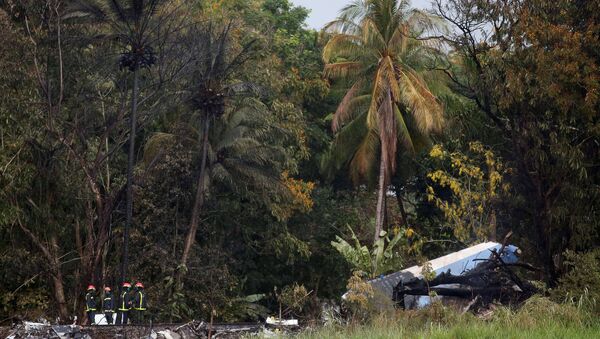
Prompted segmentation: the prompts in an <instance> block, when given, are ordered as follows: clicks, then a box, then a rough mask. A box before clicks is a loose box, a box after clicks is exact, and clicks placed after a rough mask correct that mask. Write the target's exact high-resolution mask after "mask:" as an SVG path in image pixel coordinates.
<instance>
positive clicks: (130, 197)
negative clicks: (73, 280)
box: [121, 68, 139, 284]
mask: <svg viewBox="0 0 600 339" xmlns="http://www.w3.org/2000/svg"><path fill="white" fill-rule="evenodd" d="M138 82H139V70H138V69H137V68H136V69H135V70H134V71H133V93H132V95H131V122H130V123H131V130H130V131H129V154H128V157H127V219H126V221H125V230H124V231H123V259H122V262H121V284H122V283H123V282H124V281H125V277H126V276H127V267H128V265H129V228H130V227H131V221H132V219H133V165H134V163H135V134H136V132H135V129H136V122H137V121H136V119H137V118H136V113H137V106H138V86H139V84H138Z"/></svg>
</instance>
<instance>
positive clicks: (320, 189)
mask: <svg viewBox="0 0 600 339" xmlns="http://www.w3.org/2000/svg"><path fill="white" fill-rule="evenodd" d="M115 3H119V4H123V5H124V6H125V7H122V8H118V7H119V6H117V5H115ZM349 3H350V5H349V6H348V7H347V8H346V9H345V11H344V12H343V13H342V15H341V17H340V18H339V19H338V20H336V21H334V22H333V23H332V24H330V25H329V26H328V27H327V28H326V29H325V30H324V31H323V32H318V31H315V30H312V29H308V28H307V27H306V26H305V24H304V23H305V20H306V18H307V16H308V11H307V10H306V9H304V8H302V7H297V6H294V5H293V4H292V2H291V1H289V0H194V1H187V0H186V1H183V0H161V1H139V0H121V1H100V0H98V1H85V0H77V1H71V0H43V1H26V0H4V1H0V30H1V31H2V35H1V36H0V277H1V278H0V322H3V321H6V322H8V321H11V320H13V319H33V318H36V317H38V316H45V317H48V318H54V317H60V318H61V319H62V320H63V321H68V319H69V318H70V317H71V316H73V315H75V314H77V315H78V316H79V319H84V317H82V316H81V315H82V312H83V295H84V288H85V286H87V284H88V283H94V284H96V285H97V286H98V287H99V286H102V285H109V286H112V287H113V288H114V287H117V286H118V285H119V284H120V283H121V281H120V280H121V279H120V274H121V265H122V264H123V262H124V261H123V255H122V252H123V248H124V246H125V243H126V242H127V244H128V247H129V248H128V252H129V260H128V262H127V261H125V262H126V263H127V269H126V272H127V276H126V277H125V279H126V280H130V281H136V280H140V281H143V282H144V284H145V285H146V286H147V293H148V297H149V300H150V302H149V313H150V315H149V317H152V318H153V319H154V320H155V321H183V320H188V319H199V318H203V319H210V318H213V319H214V320H221V321H245V320H255V319H259V318H261V317H264V316H265V314H266V313H268V312H272V313H275V312H277V311H278V309H279V306H280V305H279V304H280V302H282V303H283V301H282V300H285V303H286V304H290V305H291V306H293V307H290V312H293V313H295V314H296V315H299V316H305V317H308V316H316V315H318V313H320V311H321V307H320V306H321V305H320V303H321V302H322V301H324V300H332V299H333V300H339V297H340V295H341V294H342V293H343V292H344V290H345V289H346V286H347V282H348V279H349V278H350V277H351V276H353V272H354V271H357V270H362V271H365V272H366V273H367V276H375V275H379V274H385V273H388V272H390V271H394V270H398V269H400V268H402V267H403V266H406V265H410V264H413V263H416V262H422V261H425V260H426V258H432V257H435V256H438V255H441V254H444V253H447V252H449V251H453V250H457V249H461V248H463V247H464V246H467V245H469V244H472V243H476V242H479V241H482V240H486V239H496V238H498V239H500V238H502V237H503V236H504V235H505V234H506V233H507V232H508V231H509V230H512V231H513V232H514V236H513V238H512V239H511V241H512V242H513V243H515V244H516V245H518V246H519V247H520V248H522V249H523V252H524V258H525V259H526V260H527V261H529V262H531V263H532V264H534V265H536V266H539V267H540V271H539V272H535V273H533V274H532V276H531V278H533V279H535V280H539V281H544V282H545V283H546V284H547V287H548V288H549V290H548V291H549V295H550V296H551V297H552V298H554V300H559V301H567V302H569V303H571V302H575V303H576V302H577V301H578V300H579V301H581V300H590V299H586V298H589V297H590V296H591V298H592V299H594V298H597V296H598V294H597V292H594V291H598V290H600V282H599V281H598V266H599V264H598V263H599V259H600V258H599V257H598V250H597V248H598V246H599V245H600V224H599V223H600V218H599V215H598V213H599V211H600V185H599V184H600V182H599V179H600V174H599V173H600V171H598V166H600V147H599V145H600V121H599V114H598V113H599V110H600V95H599V94H598V91H600V55H599V54H598V51H599V50H600V18H599V17H598V13H600V8H598V2H594V1H589V2H587V1H576V0H573V1H569V0H559V1H549V0H526V1H511V0H495V1H486V2H482V1H478V0H448V1H438V2H437V4H436V6H434V9H433V10H432V12H431V13H427V14H426V13H422V12H418V11H412V10H411V9H410V6H408V5H407V2H405V1H395V0H365V1H354V2H351V1H349ZM144 5H147V6H150V7H148V8H141V7H139V8H138V7H136V6H144ZM115 6H116V7H115ZM129 7H131V8H133V9H134V10H131V11H129V10H124V8H125V9H127V8H129ZM119 13H121V14H123V15H124V16H120V15H121V14H119ZM136 13H137V14H136ZM140 13H141V14H140ZM138 14H139V15H138ZM128 15H133V17H129V16H128ZM136 15H138V17H139V18H138V19H135V17H136ZM132 18H133V19H134V20H133V21H130V19H132ZM490 27H494V31H493V34H492V33H491V32H489V31H487V29H488V28H490ZM133 126H135V127H136V128H132V127H133ZM128 167H129V169H130V170H128ZM128 182H129V183H131V184H132V185H131V191H130V193H131V194H128V189H127V187H128V185H127V183H128ZM377 182H379V184H378V185H375V183H377ZM128 196H129V198H131V199H128ZM128 201H131V202H133V205H132V209H131V210H130V212H131V217H132V218H131V225H130V229H129V234H127V231H126V229H127V227H125V226H126V225H127V224H128V221H127V220H128V206H129V205H128ZM376 230H377V231H376ZM380 230H383V231H385V232H386V233H385V234H386V235H387V236H381V234H383V232H379V231H380ZM374 234H375V235H376V236H375V241H374V239H373V235H374ZM332 242H334V244H333V245H332ZM354 277H355V278H356V277H357V276H354ZM356 279H358V280H356ZM356 279H355V280H356V281H355V280H351V282H355V283H357V284H359V283H361V280H360V278H356ZM277 291H286V296H285V297H282V296H281V293H280V292H277ZM305 293H307V294H308V296H306V299H303V298H302V297H301V296H299V295H300V294H305ZM288 294H289V295H288ZM278 296H279V297H278ZM544 300H545V299H544ZM588 306H590V307H588V308H587V309H586V312H587V311H588V310H589V311H590V312H597V311H598V307H597V304H594V303H593V302H590V304H589V305H588ZM565 307H571V306H565ZM523 312H526V311H523ZM574 313H577V312H574ZM577 314H579V313H577ZM579 316H580V315H577V317H579ZM522 317H526V315H524V314H523V315H522V314H518V318H519V319H521V318H522ZM523 319H524V318H523ZM549 319H550V318H549ZM552 319H554V318H552ZM464 321H466V323H468V325H469V326H472V328H474V329H475V330H477V331H482V332H485V333H487V332H491V331H492V330H495V329H497V328H496V327H495V326H498V328H502V327H503V326H505V323H502V322H499V323H498V324H499V325H489V326H488V325H487V324H481V323H476V322H473V321H471V320H464ZM504 321H509V320H508V318H507V319H505V320H504ZM582 321H583V320H582ZM466 323H465V324H466ZM535 324H536V325H534V326H532V327H531V328H520V329H521V330H523V331H531V333H533V334H532V335H541V334H546V333H549V332H548V331H549V330H550V329H552V330H557V331H564V333H565V335H567V334H570V333H575V332H573V331H576V330H575V329H574V325H573V323H570V324H566V325H565V326H562V325H560V324H552V326H546V325H547V324H550V323H543V322H541V321H540V322H535ZM579 325H581V324H579ZM399 326H400V325H399ZM394 329H395V330H398V331H403V329H400V328H399V327H398V328H394ZM446 330H449V331H455V332H453V333H456V336H462V334H461V333H462V332H460V331H461V329H459V328H458V327H444V326H442V327H439V328H434V327H428V329H427V330H425V332H418V333H415V334H414V336H417V337H419V336H434V337H435V336H437V335H438V334H439V333H440V332H441V331H446ZM592 330H593V329H592V328H590V329H589V330H588V329H585V330H584V331H592ZM359 331H362V330H359ZM486 331H487V332H486ZM325 333H326V335H329V334H331V335H335V333H333V332H325ZM362 333H363V332H356V333H350V332H347V333H345V335H355V336H357V337H360V334H362ZM586 333H587V332H586ZM386 335H387V334H386V333H382V334H381V336H383V337H385V336H386ZM407 335H408V336H410V335H412V334H409V333H407ZM468 335H469V334H465V336H468ZM396 336H397V335H394V337H396ZM509 336H510V335H509ZM590 336H591V335H590Z"/></svg>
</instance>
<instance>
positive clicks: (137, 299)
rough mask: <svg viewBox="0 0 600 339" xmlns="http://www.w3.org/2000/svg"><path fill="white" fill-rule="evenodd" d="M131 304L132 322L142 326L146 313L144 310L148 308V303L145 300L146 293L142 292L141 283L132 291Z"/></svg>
mask: <svg viewBox="0 0 600 339" xmlns="http://www.w3.org/2000/svg"><path fill="white" fill-rule="evenodd" d="M132 299H133V300H132V301H133V304H132V311H133V314H132V315H131V316H132V320H133V321H134V323H135V324H143V323H144V313H146V308H147V307H148V301H147V299H146V292H145V291H144V285H142V283H136V284H135V289H134V290H133V298H132Z"/></svg>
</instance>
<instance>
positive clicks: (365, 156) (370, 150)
mask: <svg viewBox="0 0 600 339" xmlns="http://www.w3.org/2000/svg"><path fill="white" fill-rule="evenodd" d="M379 150H380V139H379V136H378V135H377V133H375V131H372V130H371V131H369V132H367V134H366V135H365V137H364V138H363V139H362V140H361V142H360V144H359V145H358V147H357V148H356V151H355V152H354V155H353V157H352V160H351V162H350V178H351V179H352V181H353V182H354V183H355V184H358V183H360V182H361V181H363V180H364V179H366V180H367V181H369V180H370V178H371V177H372V176H373V174H374V168H375V167H376V166H377V155H378V154H379Z"/></svg>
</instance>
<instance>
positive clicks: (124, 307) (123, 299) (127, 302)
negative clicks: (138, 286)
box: [116, 282, 131, 325]
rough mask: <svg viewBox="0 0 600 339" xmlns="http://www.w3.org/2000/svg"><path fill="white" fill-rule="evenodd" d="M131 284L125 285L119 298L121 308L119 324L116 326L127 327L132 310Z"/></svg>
mask: <svg viewBox="0 0 600 339" xmlns="http://www.w3.org/2000/svg"><path fill="white" fill-rule="evenodd" d="M130 291H131V284H130V283H128V282H124V283H123V290H122V291H121V295H120V296H119V305H118V306H119V308H118V309H117V322H116V325H127V320H128V319H127V318H128V317H127V315H128V314H129V310H130V309H131V295H130Z"/></svg>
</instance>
